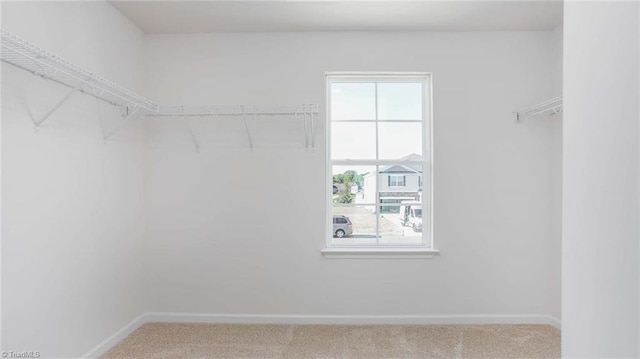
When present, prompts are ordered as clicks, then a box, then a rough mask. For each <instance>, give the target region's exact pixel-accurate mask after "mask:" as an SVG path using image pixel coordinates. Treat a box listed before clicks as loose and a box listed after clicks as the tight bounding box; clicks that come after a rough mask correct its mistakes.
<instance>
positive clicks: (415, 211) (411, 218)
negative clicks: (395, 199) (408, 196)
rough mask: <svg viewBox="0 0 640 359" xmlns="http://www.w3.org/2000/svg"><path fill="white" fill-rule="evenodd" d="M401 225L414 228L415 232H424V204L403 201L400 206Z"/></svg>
mask: <svg viewBox="0 0 640 359" xmlns="http://www.w3.org/2000/svg"><path fill="white" fill-rule="evenodd" d="M400 224H402V225H403V226H405V227H411V228H413V230H414V232H422V203H421V202H416V201H402V202H401V206H400Z"/></svg>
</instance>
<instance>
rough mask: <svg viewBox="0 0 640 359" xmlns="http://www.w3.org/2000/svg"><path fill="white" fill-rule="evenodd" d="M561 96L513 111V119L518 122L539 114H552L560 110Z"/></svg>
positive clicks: (539, 115)
mask: <svg viewBox="0 0 640 359" xmlns="http://www.w3.org/2000/svg"><path fill="white" fill-rule="evenodd" d="M562 109H563V107H562V97H556V98H552V99H551V100H548V101H545V102H542V103H539V104H537V105H535V106H532V107H529V108H527V109H524V110H522V111H518V112H514V116H515V121H516V122H520V121H523V120H529V119H533V118H537V117H541V116H548V115H554V114H557V113H560V112H562Z"/></svg>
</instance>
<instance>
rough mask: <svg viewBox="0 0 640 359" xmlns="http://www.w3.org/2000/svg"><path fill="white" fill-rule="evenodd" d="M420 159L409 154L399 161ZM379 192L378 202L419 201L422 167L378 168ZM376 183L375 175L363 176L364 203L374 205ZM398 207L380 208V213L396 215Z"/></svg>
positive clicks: (397, 166) (418, 156)
mask: <svg viewBox="0 0 640 359" xmlns="http://www.w3.org/2000/svg"><path fill="white" fill-rule="evenodd" d="M420 159H422V157H421V156H420V155H417V154H415V153H414V154H411V155H409V156H406V157H403V158H401V159H400V161H406V160H420ZM378 183H379V190H380V202H382V203H401V202H402V201H408V200H413V201H420V200H421V194H422V166H420V165H394V166H386V167H380V171H379V173H378ZM375 201H376V183H375V174H374V173H369V174H367V175H365V176H364V188H363V199H362V202H364V203H375ZM398 211H399V207H392V206H381V207H380V213H398Z"/></svg>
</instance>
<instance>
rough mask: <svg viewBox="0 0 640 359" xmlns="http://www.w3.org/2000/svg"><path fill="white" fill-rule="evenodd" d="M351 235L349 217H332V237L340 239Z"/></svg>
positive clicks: (351, 229)
mask: <svg viewBox="0 0 640 359" xmlns="http://www.w3.org/2000/svg"><path fill="white" fill-rule="evenodd" d="M352 233H353V228H352V223H351V220H350V219H349V217H347V216H343V215H334V216H333V236H334V237H338V238H342V237H344V236H349V235H351V234H352Z"/></svg>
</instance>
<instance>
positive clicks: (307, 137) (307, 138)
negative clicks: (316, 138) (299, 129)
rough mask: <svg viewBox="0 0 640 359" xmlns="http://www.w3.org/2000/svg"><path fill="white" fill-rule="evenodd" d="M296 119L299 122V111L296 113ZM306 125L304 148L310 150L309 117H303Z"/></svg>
mask: <svg viewBox="0 0 640 359" xmlns="http://www.w3.org/2000/svg"><path fill="white" fill-rule="evenodd" d="M295 119H296V121H297V120H298V110H296V111H295ZM302 122H303V123H304V148H309V128H308V127H309V126H308V125H307V116H302Z"/></svg>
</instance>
